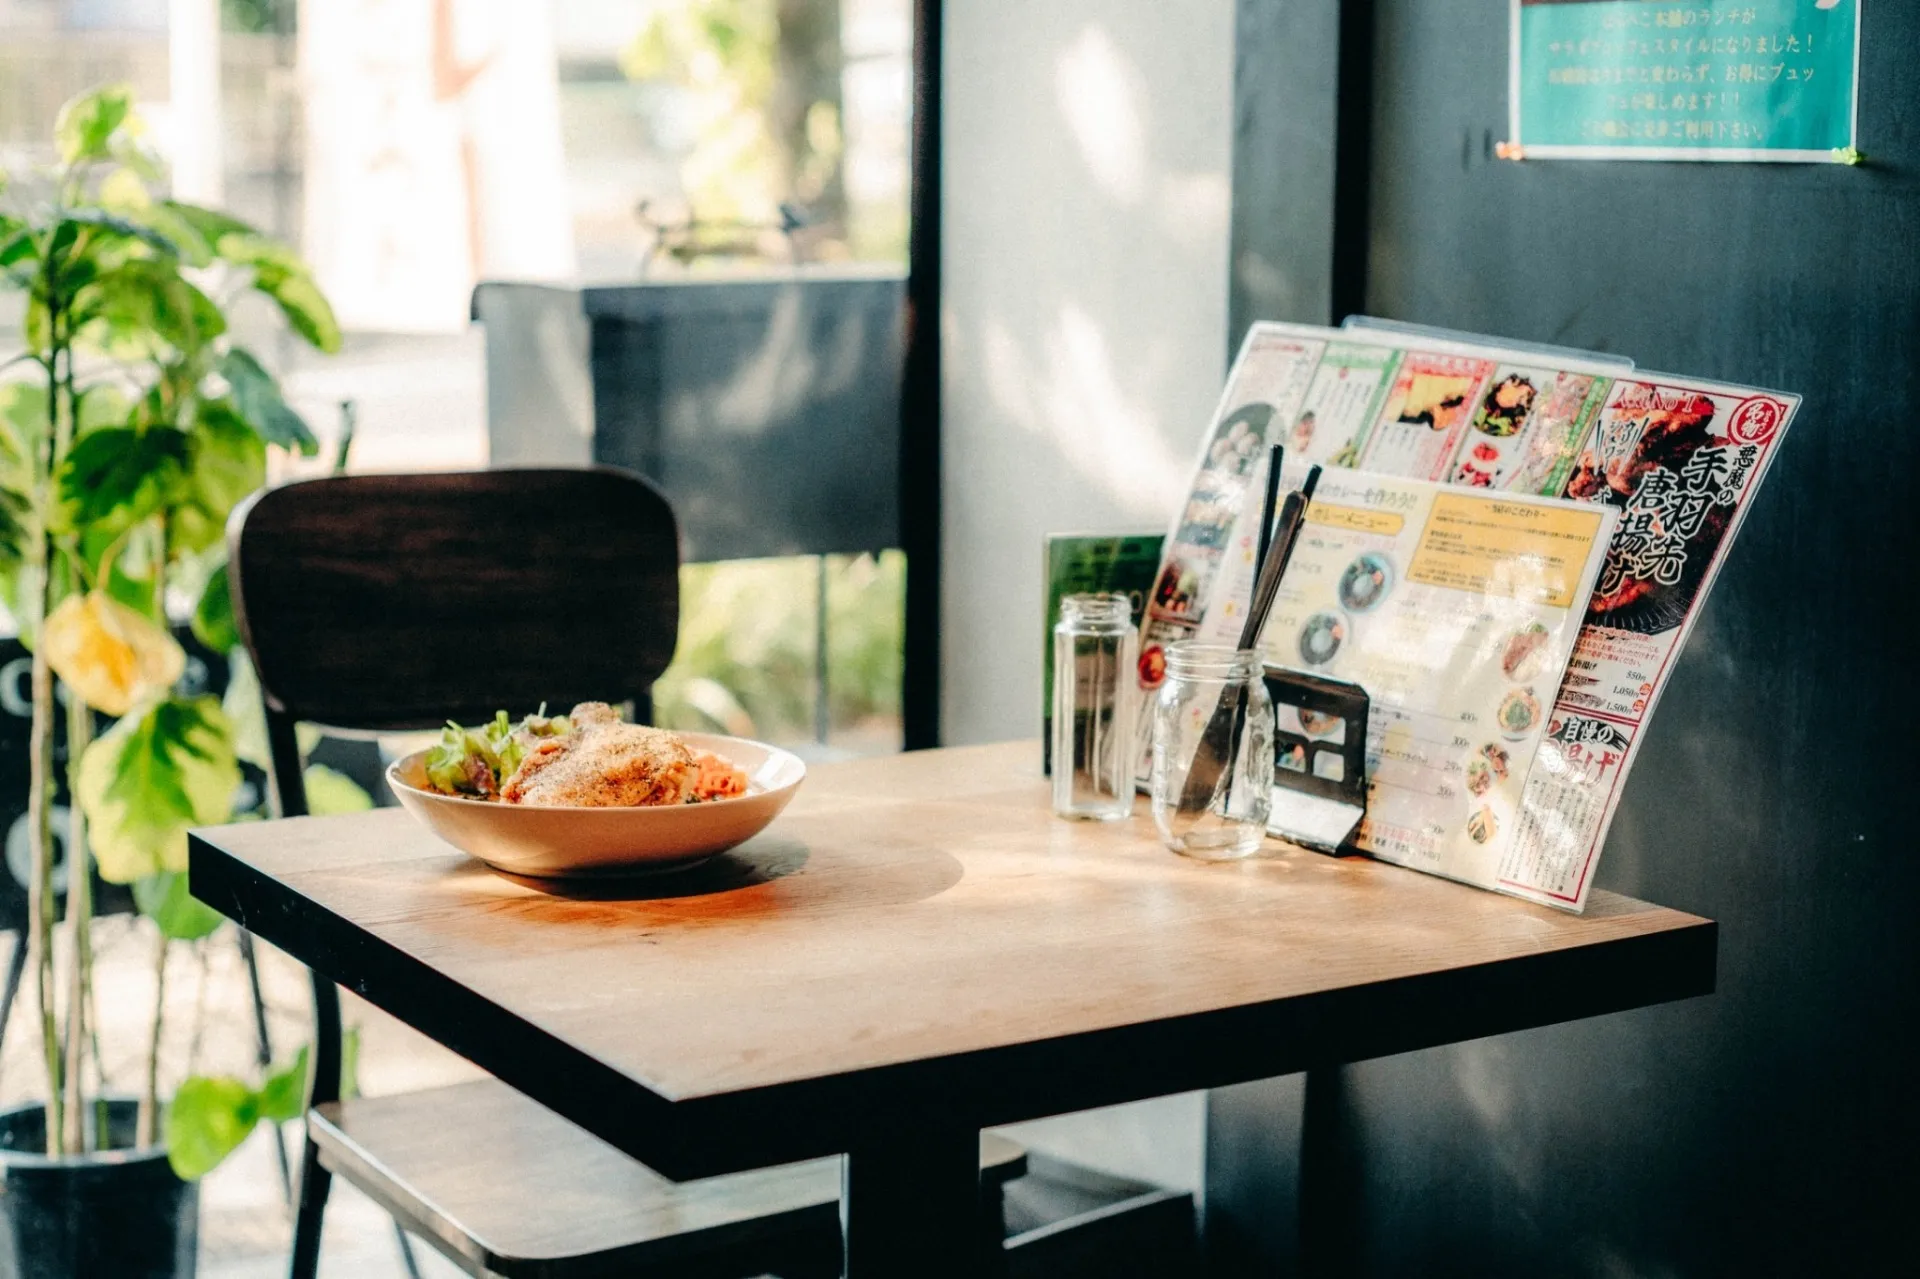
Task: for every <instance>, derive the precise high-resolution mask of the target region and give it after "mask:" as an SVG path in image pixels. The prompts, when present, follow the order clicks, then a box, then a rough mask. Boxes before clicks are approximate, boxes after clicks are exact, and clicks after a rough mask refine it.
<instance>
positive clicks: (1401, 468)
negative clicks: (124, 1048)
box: [1359, 351, 1493, 480]
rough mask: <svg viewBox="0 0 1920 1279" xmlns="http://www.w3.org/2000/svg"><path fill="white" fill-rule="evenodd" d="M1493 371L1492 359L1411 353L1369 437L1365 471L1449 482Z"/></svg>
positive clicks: (1363, 461)
mask: <svg viewBox="0 0 1920 1279" xmlns="http://www.w3.org/2000/svg"><path fill="white" fill-rule="evenodd" d="M1492 372H1493V362H1492V361H1491V360H1482V359H1474V358H1472V357H1469V356H1460V355H1442V354H1438V353H1433V352H1424V351H1415V352H1409V353H1408V354H1407V355H1406V356H1405V357H1404V358H1403V359H1402V360H1401V361H1400V371H1399V372H1398V373H1396V374H1395V375H1394V379H1393V386H1392V389H1391V390H1389V391H1388V393H1387V403H1386V407H1385V408H1383V409H1381V411H1380V420H1379V421H1377V422H1375V423H1374V427H1373V431H1372V433H1371V434H1369V435H1368V437H1367V446H1366V448H1365V450H1363V451H1362V452H1361V454H1360V461H1359V468H1360V469H1361V470H1363V471H1378V472H1380V473H1382V474H1385V475H1411V476H1414V477H1416V478H1418V479H1423V480H1438V479H1444V478H1445V477H1446V474H1447V467H1448V465H1449V464H1450V463H1451V462H1452V461H1453V457H1454V455H1455V454H1456V453H1458V452H1459V451H1460V442H1461V440H1462V439H1463V438H1464V437H1465V435H1466V430H1467V423H1468V422H1469V420H1471V419H1472V417H1473V411H1474V405H1475V404H1476V403H1478V401H1479V396H1480V392H1481V390H1482V388H1484V387H1485V386H1486V383H1487V377H1488V375H1489V374H1491V373H1492Z"/></svg>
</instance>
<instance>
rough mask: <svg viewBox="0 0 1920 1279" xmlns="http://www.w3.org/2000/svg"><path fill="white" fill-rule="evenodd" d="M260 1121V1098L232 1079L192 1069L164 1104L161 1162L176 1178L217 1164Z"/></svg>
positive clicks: (207, 1170)
mask: <svg viewBox="0 0 1920 1279" xmlns="http://www.w3.org/2000/svg"><path fill="white" fill-rule="evenodd" d="M259 1122H260V1098H259V1095H258V1094H257V1093H255V1092H254V1090H253V1089H251V1088H249V1087H247V1086H246V1085H245V1084H243V1083H241V1082H240V1081H239V1080H238V1079H229V1078H226V1077H223V1076H208V1075H196V1076H194V1077H193V1078H191V1079H188V1080H186V1081H184V1082H183V1083H181V1085H180V1089H179V1091H178V1092H176V1093H174V1094H173V1103H172V1104H171V1105H169V1106H168V1107H167V1162H168V1163H169V1164H171V1165H173V1172H174V1175H175V1176H177V1177H179V1178H180V1179H181V1180H182V1181H198V1180H199V1179H200V1178H202V1177H204V1176H206V1175H207V1174H208V1173H210V1172H212V1171H213V1170H214V1169H215V1168H217V1167H219V1166H220V1161H221V1160H223V1159H225V1158H226V1157H227V1156H228V1155H230V1154H232V1153H233V1152H234V1151H235V1150H237V1149H238V1148H239V1146H240V1143H241V1142H243V1141H245V1140H246V1139H247V1135H248V1134H249V1133H251V1132H252V1131H253V1129H254V1125H256V1124H258V1123H259Z"/></svg>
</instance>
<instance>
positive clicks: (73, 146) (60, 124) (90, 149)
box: [53, 84, 133, 164]
mask: <svg viewBox="0 0 1920 1279" xmlns="http://www.w3.org/2000/svg"><path fill="white" fill-rule="evenodd" d="M132 112H133V90H132V89H131V88H129V87H128V86H126V85H124V84H110V85H105V86H103V87H101V88H98V89H93V90H90V91H89V92H87V93H83V94H81V95H80V96H79V97H77V98H74V99H73V100H72V101H70V102H68V103H67V104H66V105H65V106H63V107H61V108H60V114H59V116H58V117H57V118H56V119H55V120H54V124H53V137H54V141H55V142H57V143H58V144H59V146H60V159H61V161H62V162H63V163H65V164H76V163H79V162H82V161H87V160H105V159H108V158H109V157H110V156H111V155H112V149H111V143H112V141H113V135H114V134H115V133H117V132H119V131H120V129H121V127H122V126H123V125H125V124H126V123H127V118H128V117H129V116H130V115H131V114H132Z"/></svg>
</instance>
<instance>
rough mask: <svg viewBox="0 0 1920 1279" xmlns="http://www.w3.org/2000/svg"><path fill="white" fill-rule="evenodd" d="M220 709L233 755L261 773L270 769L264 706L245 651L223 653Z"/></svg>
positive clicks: (258, 682)
mask: <svg viewBox="0 0 1920 1279" xmlns="http://www.w3.org/2000/svg"><path fill="white" fill-rule="evenodd" d="M220 709H221V710H223V711H225V712H226V716H227V722H228V723H230V724H232V725H233V753H234V754H235V755H236V756H238V757H239V758H241V759H243V760H245V761H246V762H247V763H249V764H252V765H253V766H254V767H255V768H257V769H259V770H260V771H261V772H263V773H265V772H270V771H272V769H273V755H272V753H271V752H270V751H269V750H268V749H267V707H266V702H265V699H263V698H262V697H261V695H260V677H259V676H258V675H256V674H254V670H253V661H252V659H251V658H249V657H248V656H247V653H246V650H245V649H239V648H236V649H233V650H231V651H230V652H229V653H228V654H227V691H226V693H225V694H224V695H223V696H222V697H221V699H220Z"/></svg>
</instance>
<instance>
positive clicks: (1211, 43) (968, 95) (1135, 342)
mask: <svg viewBox="0 0 1920 1279" xmlns="http://www.w3.org/2000/svg"><path fill="white" fill-rule="evenodd" d="M1207 8H1208V10H1209V11H1208V12H1204V13H1194V12H1191V11H1188V10H1186V9H1184V8H1182V7H1180V6H1167V5H1162V4H1156V3H1149V2H1148V0H1126V2H1124V3H1106V4H1101V5H1099V6H1095V5H1092V4H1090V3H1085V2H1084V0H1079V2H1075V3H1066V4H1054V5H1045V6H1025V5H1017V4H1012V3H1008V2H1007V0H983V2H980V3H970V4H968V5H966V6H960V7H955V8H954V9H952V10H950V11H949V13H948V16H947V33H946V74H945V81H946V97H945V102H946V105H945V113H946V128H945V137H944V144H945V155H944V166H943V168H944V197H945V206H944V217H945V225H944V228H943V229H944V235H945V241H946V243H945V256H944V276H943V290H944V295H945V296H944V301H945V308H946V309H945V314H944V316H943V326H942V333H943V337H944V354H943V360H944V377H945V385H946V395H945V422H944V429H945V436H944V441H943V459H944V464H945V468H946V486H945V495H944V504H945V505H944V512H943V514H944V521H945V534H946V542H947V547H948V550H947V553H946V563H945V575H946V586H945V591H946V597H947V599H948V600H949V601H951V602H952V607H950V608H949V609H948V610H947V617H946V628H945V634H946V638H947V644H946V650H945V651H946V657H945V659H944V660H945V671H944V675H945V681H946V688H947V705H946V708H945V718H944V723H945V725H946V736H947V738H948V740H949V741H953V742H964V741H977V740H985V739H987V738H993V737H1002V738H1004V737H1007V736H1009V735H1015V734H1025V733H1032V732H1034V731H1036V730H1037V727H1038V698H1039V654H1038V642H1037V639H1036V638H1035V636H1034V635H1033V634H1032V633H1030V632H1029V631H1028V630H1027V629H1026V628H1010V627H1008V626H1007V625H1006V621H1005V619H1006V616H1007V611H1008V610H1009V609H1011V610H1013V612H1014V615H1016V616H1024V615H1027V614H1029V613H1030V611H1031V602H1032V601H1034V600H1036V599H1039V598H1040V593H1041V587H1040V572H1039V559H1040V543H1041V538H1042V537H1043V535H1044V534H1046V533H1047V532H1061V531H1084V530H1117V529H1143V528H1146V529H1158V528H1160V527H1162V526H1164V525H1165V523H1166V521H1167V520H1168V519H1169V518H1170V517H1171V515H1172V513H1173V511H1174V509H1175V507H1176V506H1177V504H1178V502H1179V499H1180V496H1181V493H1182V491H1183V489H1184V486H1185V479H1186V474H1187V471H1188V469H1189V467H1190V466H1191V463H1192V458H1193V453H1194V450H1195V449H1196V447H1197V445H1198V441H1199V438H1200V435H1201V433H1202V432H1203V431H1204V429H1205V426H1206V422H1207V418H1208V416H1209V414H1210V413H1211V412H1212V409H1213V406H1214V403H1215V401H1216V400H1217V398H1218V396H1219V393H1220V386H1221V381H1222V376H1223V373H1224V362H1223V359H1222V355H1223V352H1224V351H1225V348H1226V337H1225V334H1226V261H1227V215H1228V203H1229V194H1228V171H1229V160H1230V154H1229V140H1230V133H1231V130H1230V103H1229V93H1230V87H1231V79H1232V68H1233V53H1232V49H1233V14H1232V9H1231V6H1208V7H1207ZM1214 9H1217V10H1218V12H1213V11H1212V10H1214ZM1010 30H1017V31H1019V32H1020V33H1021V35H1020V39H1018V40H1017V41H1010V40H1008V39H1007V38H1006V33H1007V32H1008V31H1010ZM981 601H994V602H997V603H998V604H999V605H1000V607H998V608H996V609H995V610H994V611H993V613H992V615H991V616H988V615H986V612H985V610H982V609H981V608H979V606H978V605H979V602H981Z"/></svg>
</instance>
